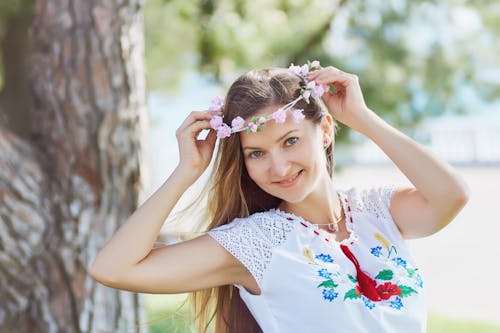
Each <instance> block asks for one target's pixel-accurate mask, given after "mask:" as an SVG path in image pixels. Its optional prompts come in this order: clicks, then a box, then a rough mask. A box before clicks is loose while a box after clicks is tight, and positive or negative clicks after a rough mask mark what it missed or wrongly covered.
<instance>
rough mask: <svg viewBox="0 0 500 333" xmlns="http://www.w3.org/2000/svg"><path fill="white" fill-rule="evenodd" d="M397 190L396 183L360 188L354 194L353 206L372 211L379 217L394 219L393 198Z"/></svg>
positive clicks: (360, 209)
mask: <svg viewBox="0 0 500 333" xmlns="http://www.w3.org/2000/svg"><path fill="white" fill-rule="evenodd" d="M395 190H396V186H395V185H382V186H377V187H373V188H368V189H363V190H360V191H359V192H358V193H357V195H355V196H354V203H353V206H354V207H353V208H354V209H355V210H358V211H367V212H371V213H372V214H374V215H375V216H376V217H377V218H383V219H389V220H390V219H392V215H391V212H390V207H391V199H392V196H393V195H394V192H395Z"/></svg>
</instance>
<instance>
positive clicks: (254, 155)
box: [248, 150, 262, 158]
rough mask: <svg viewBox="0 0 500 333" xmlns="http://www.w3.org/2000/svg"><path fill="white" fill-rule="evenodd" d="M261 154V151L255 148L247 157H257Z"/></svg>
mask: <svg viewBox="0 0 500 333" xmlns="http://www.w3.org/2000/svg"><path fill="white" fill-rule="evenodd" d="M261 156H262V152H261V151H260V150H256V151H253V152H251V153H250V154H248V157H250V158H258V157H261Z"/></svg>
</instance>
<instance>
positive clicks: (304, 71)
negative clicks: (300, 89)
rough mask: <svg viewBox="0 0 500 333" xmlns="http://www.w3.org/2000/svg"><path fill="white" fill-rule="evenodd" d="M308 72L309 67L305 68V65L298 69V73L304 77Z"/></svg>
mask: <svg viewBox="0 0 500 333" xmlns="http://www.w3.org/2000/svg"><path fill="white" fill-rule="evenodd" d="M308 72H309V66H307V64H305V65H302V67H301V68H300V73H301V74H302V75H303V76H306V75H307V73H308Z"/></svg>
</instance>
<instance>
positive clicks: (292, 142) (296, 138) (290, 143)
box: [285, 136, 299, 146]
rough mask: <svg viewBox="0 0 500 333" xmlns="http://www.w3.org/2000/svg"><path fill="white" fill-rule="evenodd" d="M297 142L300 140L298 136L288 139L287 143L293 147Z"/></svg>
mask: <svg viewBox="0 0 500 333" xmlns="http://www.w3.org/2000/svg"><path fill="white" fill-rule="evenodd" d="M297 141H299V138H298V137H296V136H293V137H291V138H289V139H287V140H286V141H285V142H286V143H287V144H289V146H291V145H294V144H295V143H297Z"/></svg>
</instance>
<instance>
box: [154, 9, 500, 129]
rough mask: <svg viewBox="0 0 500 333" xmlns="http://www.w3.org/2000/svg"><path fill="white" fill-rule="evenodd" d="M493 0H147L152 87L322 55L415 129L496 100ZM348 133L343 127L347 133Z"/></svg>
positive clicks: (227, 77) (226, 78)
mask: <svg viewBox="0 0 500 333" xmlns="http://www.w3.org/2000/svg"><path fill="white" fill-rule="evenodd" d="M499 11H500V8H499V6H498V5H497V3H496V2H495V1H486V0H483V1H479V0H478V1H469V2H467V1H452V0H445V1H432V0H429V1H408V0H391V1H382V0H367V1H349V2H347V1H338V2H335V1H333V2H331V1H306V0H256V1H251V2H250V1H242V0H220V1H212V0H200V1H197V2H193V1H182V0H170V1H165V0H149V1H148V2H146V8H145V18H146V50H147V51H146V59H147V68H148V82H149V86H150V89H153V90H164V89H167V90H172V89H174V88H173V87H176V86H177V85H178V82H179V79H180V78H181V77H182V76H183V73H184V72H186V71H188V70H198V71H200V72H201V73H203V74H206V75H209V76H212V77H213V78H214V80H216V81H219V82H221V83H222V84H223V85H225V86H227V85H229V83H230V82H231V81H232V80H234V78H235V77H236V76H237V75H238V74H240V73H241V72H244V71H247V70H249V69H251V68H263V67H269V66H288V65H289V64H290V63H292V62H293V63H295V64H301V63H304V62H305V61H306V60H307V59H318V60H320V61H321V63H322V64H323V65H333V66H336V67H339V68H342V69H343V70H345V71H347V72H353V73H356V74H357V75H358V76H359V77H360V82H361V85H362V88H363V91H364V95H365V99H366V100H367V101H369V106H370V107H371V108H373V109H374V110H376V111H377V113H380V114H382V115H384V117H385V118H386V119H389V120H390V121H392V122H393V124H395V125H397V126H399V127H403V128H405V127H406V128H407V129H411V127H413V126H415V125H417V124H418V123H419V122H420V121H421V120H423V119H424V118H426V117H429V116H438V115H441V114H443V113H465V112H469V111H472V110H470V108H471V106H470V105H469V104H470V98H469V99H467V98H466V97H467V96H469V95H470V94H473V95H474V96H473V97H474V98H476V99H480V100H484V101H492V100H494V99H498V97H499V96H500V91H499V89H498V86H499V85H498V78H494V77H493V75H492V74H491V73H492V72H493V70H495V69H496V70H497V71H498V55H497V54H496V53H497V52H496V51H495V48H494V47H492V46H493V45H500V43H499V41H498V39H499V34H498V32H499V31H500V25H499V23H498V19H496V20H495V17H496V18H498V14H499ZM341 133H342V132H341Z"/></svg>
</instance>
